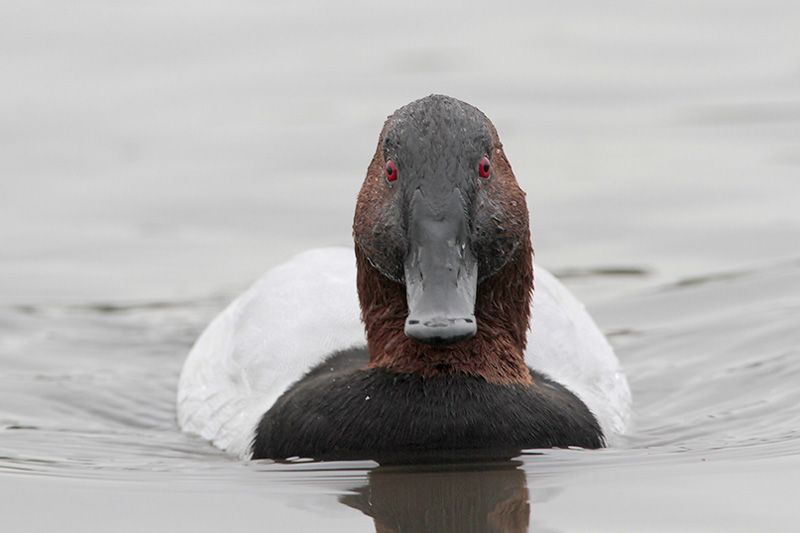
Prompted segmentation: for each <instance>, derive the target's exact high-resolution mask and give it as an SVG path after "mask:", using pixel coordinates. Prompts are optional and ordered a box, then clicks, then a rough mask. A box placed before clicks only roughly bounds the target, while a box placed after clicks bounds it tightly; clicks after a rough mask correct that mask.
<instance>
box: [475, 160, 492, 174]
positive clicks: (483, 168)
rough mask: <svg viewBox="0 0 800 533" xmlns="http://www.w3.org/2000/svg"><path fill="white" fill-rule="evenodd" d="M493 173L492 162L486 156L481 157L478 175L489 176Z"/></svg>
mask: <svg viewBox="0 0 800 533" xmlns="http://www.w3.org/2000/svg"><path fill="white" fill-rule="evenodd" d="M491 173H492V162H491V161H489V158H488V157H486V156H483V157H481V160H480V161H478V175H479V176H480V177H482V178H488V177H489V175H490V174H491Z"/></svg>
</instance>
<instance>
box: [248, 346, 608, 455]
mask: <svg viewBox="0 0 800 533" xmlns="http://www.w3.org/2000/svg"><path fill="white" fill-rule="evenodd" d="M366 358H367V355H366V352H365V351H364V350H350V351H346V352H341V353H339V354H336V355H335V356H333V357H331V358H329V359H328V360H327V361H325V362H324V363H323V364H321V365H319V366H318V367H316V368H314V369H313V370H312V371H310V372H309V373H308V374H307V375H306V376H305V377H303V378H302V379H301V380H300V381H298V382H297V383H295V384H294V385H293V386H292V387H290V388H289V390H287V391H286V392H285V393H284V394H283V395H282V396H281V397H280V398H279V399H278V401H277V402H275V404H274V405H273V406H272V408H271V409H270V410H269V411H267V412H266V414H264V417H263V418H262V419H261V422H260V423H259V425H258V428H257V430H256V436H255V439H254V441H253V459H262V458H270V459H285V458H288V457H295V456H297V457H308V458H314V459H375V460H378V461H382V462H389V461H392V460H395V459H397V458H401V457H403V456H407V455H409V454H412V455H413V454H422V455H428V454H430V455H432V456H435V455H436V454H441V455H442V457H447V456H450V455H452V454H455V455H458V454H459V452H463V453H465V454H471V455H474V454H475V453H476V452H477V453H479V454H480V453H483V454H487V457H488V456H492V457H494V456H498V455H503V456H511V455H515V454H516V453H517V452H518V451H520V450H523V449H529V448H553V447H557V448H565V447H568V446H579V447H582V448H600V447H602V446H603V433H602V431H601V430H600V427H599V425H598V423H597V420H596V419H595V418H594V416H593V415H592V413H591V412H590V411H589V409H588V408H587V407H586V405H585V404H584V403H583V402H581V401H580V400H579V399H578V397H577V396H575V395H574V394H572V393H571V392H570V391H568V390H567V389H566V388H564V387H563V386H562V385H560V384H558V383H556V382H554V381H552V380H550V379H549V378H547V377H546V376H544V375H543V374H539V373H537V372H534V371H533V370H531V376H532V377H533V384H532V385H498V384H494V383H488V382H486V381H485V380H483V379H480V378H475V377H470V376H464V375H446V376H440V377H433V378H422V377H419V376H416V375H412V374H397V373H393V372H389V371H386V370H382V369H366V368H364V367H365V363H366Z"/></svg>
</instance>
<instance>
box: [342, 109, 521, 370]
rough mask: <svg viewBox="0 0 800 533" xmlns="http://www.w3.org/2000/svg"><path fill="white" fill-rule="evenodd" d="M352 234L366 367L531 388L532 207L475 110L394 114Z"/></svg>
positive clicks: (360, 201)
mask: <svg viewBox="0 0 800 533" xmlns="http://www.w3.org/2000/svg"><path fill="white" fill-rule="evenodd" d="M353 234H354V239H355V245H356V246H355V248H356V257H357V262H358V292H359V300H360V303H361V311H362V319H363V320H364V323H365V326H366V330H367V340H368V345H369V352H370V364H371V366H373V367H385V368H387V369H389V370H393V371H396V372H414V373H420V374H422V375H424V376H432V375H436V374H442V373H465V374H470V375H475V376H480V377H483V378H485V379H487V380H489V381H492V382H503V383H508V382H529V381H530V375H529V372H528V369H527V367H526V365H525V362H524V355H523V354H524V349H525V342H526V334H527V329H528V320H529V312H530V311H529V309H530V298H531V291H532V289H533V266H532V258H531V255H532V248H531V243H530V230H529V226H528V209H527V206H526V203H525V193H524V192H523V191H522V190H521V189H520V188H519V185H518V184H517V181H516V179H515V177H514V174H513V172H512V170H511V165H510V164H509V163H508V160H507V159H506V156H505V153H504V152H503V147H502V144H501V143H500V140H499V138H498V135H497V131H496V130H495V128H494V126H493V125H492V123H491V121H489V119H488V118H487V117H486V116H485V115H484V114H483V113H482V112H481V111H479V110H478V109H477V108H475V107H472V106H471V105H469V104H466V103H464V102H461V101H459V100H456V99H454V98H450V97H447V96H440V95H432V96H428V97H426V98H422V99H420V100H417V101H415V102H412V103H410V104H408V105H406V106H404V107H402V108H400V109H398V110H397V111H395V113H394V114H392V115H391V116H390V117H389V118H388V119H387V121H386V123H385V124H384V127H383V130H382V131H381V134H380V137H379V140H378V147H377V150H376V151H375V155H374V157H373V159H372V162H371V164H370V166H369V169H368V171H367V176H366V179H365V180H364V184H363V186H362V188H361V191H360V193H359V196H358V202H357V205H356V213H355V220H354V225H353Z"/></svg>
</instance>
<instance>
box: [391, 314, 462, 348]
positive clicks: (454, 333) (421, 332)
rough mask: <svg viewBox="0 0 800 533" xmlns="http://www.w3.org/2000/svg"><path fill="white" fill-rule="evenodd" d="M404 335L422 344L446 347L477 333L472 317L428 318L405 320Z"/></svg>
mask: <svg viewBox="0 0 800 533" xmlns="http://www.w3.org/2000/svg"><path fill="white" fill-rule="evenodd" d="M404 331H405V334H406V336H407V337H409V338H410V339H413V340H415V341H417V342H421V343H424V344H433V345H446V344H455V343H457V342H459V341H463V340H467V339H469V338H471V337H473V336H474V335H475V333H476V332H477V331H478V325H477V323H476V321H475V317H474V316H468V317H463V318H447V317H429V318H415V317H413V316H409V317H408V319H406V325H405V329H404Z"/></svg>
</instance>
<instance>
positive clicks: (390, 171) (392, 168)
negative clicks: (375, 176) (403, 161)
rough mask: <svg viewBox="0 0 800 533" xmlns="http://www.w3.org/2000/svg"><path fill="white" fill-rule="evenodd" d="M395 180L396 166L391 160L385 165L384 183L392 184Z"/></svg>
mask: <svg viewBox="0 0 800 533" xmlns="http://www.w3.org/2000/svg"><path fill="white" fill-rule="evenodd" d="M396 179H397V165H395V164H394V161H392V160H391V159H390V160H389V161H387V163H386V181H388V182H392V181H394V180H396Z"/></svg>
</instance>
